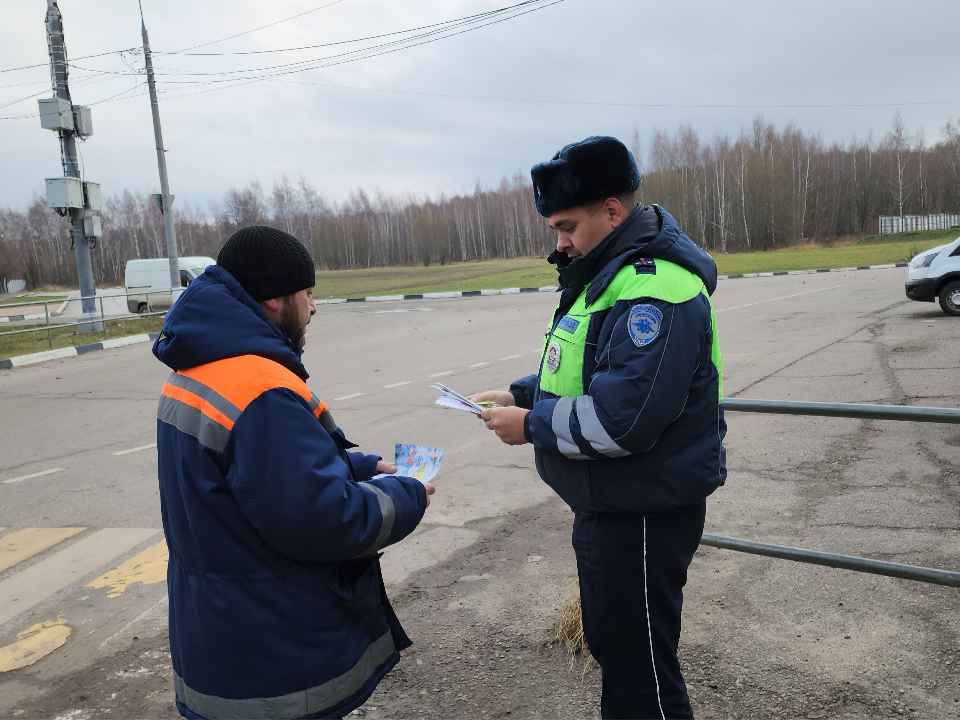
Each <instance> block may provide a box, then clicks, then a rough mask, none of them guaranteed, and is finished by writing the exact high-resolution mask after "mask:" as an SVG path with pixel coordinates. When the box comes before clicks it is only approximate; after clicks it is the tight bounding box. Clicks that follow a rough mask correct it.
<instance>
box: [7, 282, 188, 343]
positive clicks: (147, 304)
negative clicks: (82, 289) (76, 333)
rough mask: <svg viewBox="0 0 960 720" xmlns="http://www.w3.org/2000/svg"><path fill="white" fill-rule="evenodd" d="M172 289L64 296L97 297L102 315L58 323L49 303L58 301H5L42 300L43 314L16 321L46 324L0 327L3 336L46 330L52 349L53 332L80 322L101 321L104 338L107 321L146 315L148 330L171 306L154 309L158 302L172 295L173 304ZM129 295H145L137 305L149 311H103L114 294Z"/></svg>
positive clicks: (76, 299)
mask: <svg viewBox="0 0 960 720" xmlns="http://www.w3.org/2000/svg"><path fill="white" fill-rule="evenodd" d="M175 289H181V290H182V288H175ZM172 292H173V290H172V289H166V290H151V291H149V292H136V293H129V294H128V293H124V294H122V295H121V294H116V295H85V296H81V297H70V298H65V299H64V300H63V301H61V302H60V303H59V304H63V303H64V302H70V303H73V302H80V303H81V305H82V304H83V303H82V301H84V300H93V301H94V306H95V307H96V304H97V303H98V302H99V305H100V312H99V316H97V315H94V316H92V317H88V318H86V319H84V320H79V319H78V320H77V321H76V322H58V323H51V322H50V319H51V318H52V317H57V314H56V313H51V312H50V305H56V304H58V303H51V302H50V301H49V300H44V301H41V302H37V301H33V302H29V301H27V302H21V303H5V304H3V305H0V308H15V307H38V306H39V305H41V304H42V305H43V314H42V315H41V314H40V313H37V314H36V315H24V316H23V317H22V318H21V317H18V319H17V320H16V321H17V322H24V323H26V322H32V321H42V322H43V324H42V325H31V326H30V327H22V326H18V329H16V330H3V331H0V337H4V336H8V335H24V334H27V333H42V332H45V333H46V334H47V347H49V349H51V350H53V333H54V331H55V330H58V329H60V328H69V327H79V326H81V325H85V326H90V325H99V328H97V330H96V332H99V333H102V335H103V339H104V340H106V339H107V323H108V322H110V321H113V320H125V319H134V320H135V319H138V318H146V320H147V332H153V317H154V316H157V315H160V316H163V315H166V314H167V312H168V311H169V310H170V308H169V307H164V308H163V309H162V310H153V309H152V308H153V307H155V306H160V305H161V304H163V305H166V303H165V302H163V301H164V300H166V299H171V305H172V298H171V293H172ZM150 296H160V299H159V300H158V301H156V302H153V301H151V299H150ZM129 297H135V298H141V297H142V298H145V300H144V302H139V300H138V306H139V307H144V308H145V309H146V312H136V313H132V312H126V313H116V314H110V315H107V314H106V312H105V311H104V306H103V301H104V300H111V299H114V298H125V299H126V298H129ZM160 324H161V323H158V326H159V325H160ZM158 329H159V328H158Z"/></svg>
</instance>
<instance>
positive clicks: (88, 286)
mask: <svg viewBox="0 0 960 720" xmlns="http://www.w3.org/2000/svg"><path fill="white" fill-rule="evenodd" d="M46 28H47V49H48V51H49V53H50V79H51V81H52V84H53V99H52V100H51V101H48V105H47V108H51V109H52V108H59V110H58V112H57V120H55V121H54V120H48V118H51V117H52V114H51V112H50V110H45V109H44V101H41V125H42V126H43V127H48V128H49V129H52V130H57V131H58V133H59V135H60V154H61V159H62V162H63V175H64V178H74V179H75V180H74V182H73V183H70V182H69V180H66V181H60V183H62V185H61V187H72V188H74V189H75V190H74V194H76V191H77V189H79V192H80V197H81V200H80V201H79V202H77V201H76V199H75V198H72V199H71V204H70V205H64V204H63V203H61V204H60V205H54V204H53V203H54V202H55V201H54V200H52V199H51V198H50V183H51V181H50V180H48V181H47V187H48V192H47V194H48V204H49V205H50V206H51V207H56V208H57V209H58V210H61V211H62V210H64V209H67V210H68V211H69V214H70V221H71V225H72V231H71V235H72V237H73V251H74V253H75V254H76V257H77V275H78V276H79V280H80V296H81V297H83V298H88V299H86V300H81V301H80V306H81V313H80V315H79V317H78V318H77V321H78V322H79V323H81V324H80V325H79V326H78V328H79V330H80V332H95V331H98V330H102V329H103V326H102V324H101V323H93V322H91V323H84V320H90V319H92V318H94V317H97V316H98V313H97V312H96V308H97V301H96V300H95V299H94V298H93V296H95V295H96V294H97V286H96V284H95V283H94V281H93V265H92V263H91V260H90V244H88V239H87V235H88V234H89V235H91V240H92V242H94V243H95V242H96V237H97V236H99V226H100V223H99V218H96V217H95V216H91V218H90V220H91V221H92V220H96V231H94V230H93V225H92V223H89V222H88V224H89V225H90V227H89V228H88V230H89V231H90V232H85V231H84V217H86V209H93V208H92V207H91V206H90V203H88V202H87V201H86V199H85V196H86V192H85V188H82V185H81V178H80V166H79V164H78V162H77V135H81V136H83V135H89V134H92V132H93V130H92V126H90V123H89V117H90V116H89V112H90V111H89V109H88V108H77V107H75V106H73V104H72V101H71V99H70V87H69V85H68V84H67V77H68V75H69V71H68V68H67V48H66V43H65V41H64V37H63V17H62V16H61V15H60V8H58V7H57V3H56V0H47V17H46ZM57 101H60V102H59V103H58V102H57ZM49 103H53V105H52V106H51V105H50V104H49ZM80 111H82V112H84V113H86V115H85V119H86V124H87V126H89V127H87V129H83V128H82V127H77V126H78V125H80V124H81V123H80V118H79V117H77V113H78V112H80ZM96 194H97V197H96V201H95V202H96V204H95V206H94V207H96V209H99V186H97V188H96ZM77 205H79V207H77ZM94 233H96V234H94Z"/></svg>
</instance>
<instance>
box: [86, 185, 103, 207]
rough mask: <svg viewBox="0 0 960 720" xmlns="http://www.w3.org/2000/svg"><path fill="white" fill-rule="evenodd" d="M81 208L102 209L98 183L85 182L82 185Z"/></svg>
mask: <svg viewBox="0 0 960 720" xmlns="http://www.w3.org/2000/svg"><path fill="white" fill-rule="evenodd" d="M83 206H84V207H85V208H86V209H87V210H100V209H101V208H103V198H102V197H101V196H100V183H95V182H85V183H84V184H83Z"/></svg>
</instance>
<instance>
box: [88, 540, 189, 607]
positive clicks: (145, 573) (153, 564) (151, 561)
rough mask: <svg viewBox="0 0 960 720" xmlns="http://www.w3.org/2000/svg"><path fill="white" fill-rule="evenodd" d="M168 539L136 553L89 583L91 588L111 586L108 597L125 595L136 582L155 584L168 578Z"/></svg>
mask: <svg viewBox="0 0 960 720" xmlns="http://www.w3.org/2000/svg"><path fill="white" fill-rule="evenodd" d="M169 557H170V556H169V554H168V553H167V541H166V540H161V541H160V542H158V543H157V544H156V545H151V546H150V547H148V548H147V549H146V550H144V551H143V552H142V553H140V554H139V555H134V556H133V557H132V558H130V559H129V560H127V561H126V562H125V563H123V564H122V565H120V566H119V567H115V568H114V569H113V570H111V571H110V572H108V573H105V574H103V575H101V576H100V577H98V578H97V579H96V580H94V581H93V582H92V583H90V584H89V585H87V587H89V588H102V587H109V588H110V592H108V593H107V597H108V598H116V597H120V596H121V595H123V593H124V591H125V590H126V589H127V588H128V587H130V586H131V585H133V584H134V583H143V584H144V585H153V584H154V583H159V582H163V581H164V580H166V579H167V560H168V559H169Z"/></svg>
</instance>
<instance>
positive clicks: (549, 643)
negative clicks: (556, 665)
mask: <svg viewBox="0 0 960 720" xmlns="http://www.w3.org/2000/svg"><path fill="white" fill-rule="evenodd" d="M554 645H556V646H557V648H558V649H562V650H564V651H565V652H566V653H567V654H568V655H569V656H570V669H571V670H572V669H573V668H574V667H576V665H577V660H578V658H582V661H583V665H582V667H581V669H580V670H581V673H580V674H581V677H586V675H587V673H588V672H590V671H591V670H592V669H593V668H594V667H595V666H596V664H597V661H596V660H594V659H593V655H591V654H590V648H588V647H587V641H586V638H584V636H583V613H582V611H581V608H580V594H579V592H578V593H577V599H576V600H574V601H573V602H571V603H568V604H567V605H565V606H564V607H563V608H561V610H560V617H559V618H557V620H556V622H554V624H553V627H552V628H551V629H550V634H549V635H548V636H547V637H546V638H545V639H544V640H543V642H541V647H553V646H554Z"/></svg>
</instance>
